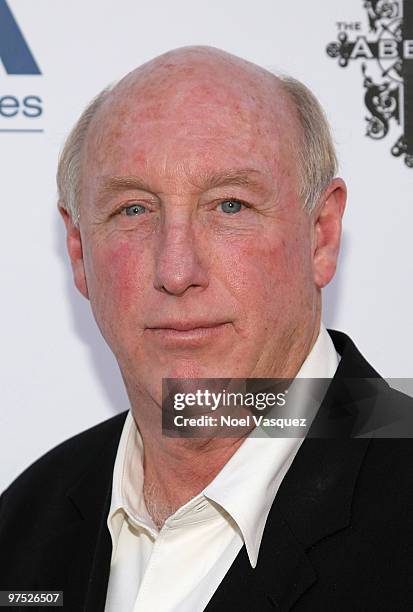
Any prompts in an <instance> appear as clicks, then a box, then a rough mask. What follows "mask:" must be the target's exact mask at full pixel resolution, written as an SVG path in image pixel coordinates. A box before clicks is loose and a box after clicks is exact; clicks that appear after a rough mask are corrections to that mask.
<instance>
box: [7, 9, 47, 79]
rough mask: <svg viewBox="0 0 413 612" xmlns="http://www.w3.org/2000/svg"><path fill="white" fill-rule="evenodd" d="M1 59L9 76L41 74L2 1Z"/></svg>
mask: <svg viewBox="0 0 413 612" xmlns="http://www.w3.org/2000/svg"><path fill="white" fill-rule="evenodd" d="M0 59H1V60H2V62H3V64H4V67H5V69H6V72H7V74H19V75H33V74H41V71H40V69H39V66H38V65H37V62H36V60H35V59H34V57H33V54H32V52H31V51H30V48H29V46H28V44H27V42H26V40H25V38H24V36H23V34H22V31H21V30H20V28H19V26H18V24H17V21H16V20H15V18H14V16H13V13H12V12H11V10H10V8H9V6H8V4H7V2H6V0H0Z"/></svg>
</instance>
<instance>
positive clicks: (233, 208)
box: [220, 200, 243, 214]
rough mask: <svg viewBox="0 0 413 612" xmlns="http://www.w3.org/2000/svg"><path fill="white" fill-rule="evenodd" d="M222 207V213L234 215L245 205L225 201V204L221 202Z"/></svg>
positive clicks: (237, 201) (235, 201) (234, 201)
mask: <svg viewBox="0 0 413 612" xmlns="http://www.w3.org/2000/svg"><path fill="white" fill-rule="evenodd" d="M220 206H221V210H222V212H224V213H229V214H234V213H237V212H239V211H240V210H241V209H242V207H243V204H242V202H240V201H239V200H224V202H221V204H220Z"/></svg>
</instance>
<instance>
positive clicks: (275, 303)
mask: <svg viewBox="0 0 413 612" xmlns="http://www.w3.org/2000/svg"><path fill="white" fill-rule="evenodd" d="M216 262H217V265H219V266H221V267H222V268H223V269H224V276H225V278H226V280H227V282H228V283H229V285H230V286H231V293H233V295H236V296H237V301H238V302H239V304H241V305H242V310H244V311H245V316H246V317H247V318H250V319H252V318H255V319H258V320H260V321H263V320H264V319H267V320H268V319H271V320H273V319H277V320H278V319H279V317H280V316H282V317H283V316H288V312H287V311H286V310H287V309H288V311H289V312H290V311H291V310H295V309H298V308H300V307H301V306H302V304H303V302H304V301H305V302H307V301H308V298H309V292H310V291H311V279H312V268H311V260H310V245H309V242H308V240H307V237H306V236H303V237H297V238H296V239H294V240H287V239H284V238H272V239H270V238H266V237H265V236H261V237H260V238H258V239H255V240H253V239H251V240H249V241H246V242H244V243H242V244H238V245H235V244H227V245H226V246H225V253H219V252H218V253H216ZM222 262H225V263H222ZM221 274H222V272H221Z"/></svg>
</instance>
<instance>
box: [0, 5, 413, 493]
mask: <svg viewBox="0 0 413 612" xmlns="http://www.w3.org/2000/svg"><path fill="white" fill-rule="evenodd" d="M8 6H9V7H10V8H11V10H12V11H13V14H14V16H15V18H16V21H17V22H18V23H19V26H20V28H21V30H22V32H23V33H24V36H25V38H26V40H27V42H28V44H29V46H30V49H31V51H32V53H33V55H34V56H35V58H36V60H37V62H38V65H39V67H40V70H41V72H42V74H41V75H38V76H21V75H10V74H7V72H6V70H5V69H4V67H3V65H2V64H1V62H0V96H5V95H13V96H15V97H16V98H18V99H19V100H20V99H23V98H24V97H25V96H27V95H32V96H37V97H39V98H40V99H41V101H42V108H43V113H42V115H41V116H39V117H37V118H27V117H24V116H23V115H22V114H21V113H19V114H18V115H17V116H16V117H12V118H10V117H8V118H7V117H6V118H5V117H1V116H0V129H10V128H13V129H21V128H24V129H26V128H27V127H29V128H31V129H32V128H36V129H42V130H44V131H43V132H32V133H23V132H0V160H1V163H0V172H1V183H0V193H1V218H2V226H1V227H2V231H1V240H0V249H1V253H0V258H1V264H2V283H1V285H2V292H1V302H0V304H1V319H0V321H1V323H0V325H1V347H2V350H1V367H0V372H1V374H0V376H1V380H2V385H1V389H2V398H1V407H0V449H1V450H0V490H2V489H3V488H4V487H5V486H6V485H7V484H9V482H10V481H11V480H12V479H13V478H14V477H15V476H16V475H17V474H18V473H19V472H20V471H21V470H22V469H23V468H25V467H26V466H27V465H28V464H29V463H30V462H32V461H33V460H34V459H36V458H37V457H39V456H40V455H41V454H42V453H44V452H45V451H46V450H48V449H50V448H51V447H52V446H54V445H55V444H57V443H59V442H60V441H62V440H64V439H65V438H67V437H69V436H71V435H74V434H75V433H77V432H79V431H81V430H82V429H85V428H87V427H89V426H91V425H93V424H95V423H97V422H99V421H101V420H104V419H106V418H108V417H110V416H113V415H114V414H115V413H117V412H119V411H121V410H124V409H126V408H127V407H128V402H127V398H126V394H125V392H124V390H123V387H122V382H121V378H120V375H119V373H118V370H117V366H116V363H115V361H114V359H113V357H112V355H111V354H110V352H109V350H108V349H107V347H106V345H105V344H104V342H103V340H102V339H101V337H100V335H99V332H98V331H97V328H96V325H95V323H94V321H93V319H92V317H91V314H90V310H89V304H88V303H87V302H86V301H85V300H84V299H83V298H82V297H81V296H80V294H77V293H76V291H75V289H74V288H73V286H72V282H71V275H70V271H69V265H68V260H67V257H66V254H65V248H64V233H63V227H62V223H61V220H60V218H58V214H57V211H56V208H55V202H56V187H55V179H54V175H55V169H56V158H57V154H58V151H59V149H60V147H61V145H62V142H63V139H64V136H65V135H66V134H67V132H68V130H69V129H70V127H71V126H72V124H73V123H74V121H75V120H76V118H77V117H78V115H79V114H80V112H81V111H82V109H83V107H84V106H85V104H86V103H87V102H88V101H89V99H90V98H91V97H92V96H94V95H95V94H96V93H97V92H98V91H99V90H100V89H101V88H103V87H104V86H105V85H107V84H108V83H109V82H111V81H114V80H116V79H118V78H120V77H121V76H123V74H124V73H126V72H127V71H129V70H131V69H133V68H134V67H135V66H137V65H139V64H141V63H142V62H144V61H146V60H148V59H150V58H152V57H153V56H155V55H158V54H160V53H162V52H164V51H166V50H169V49H171V48H174V47H178V46H182V45H188V44H208V45H213V46H217V47H221V48H223V49H225V50H227V51H229V52H231V53H235V54H237V55H240V56H242V57H244V58H246V59H248V60H251V61H253V62H256V63H258V64H261V65H262V66H264V67H267V68H273V69H278V70H281V71H283V72H288V73H291V74H292V75H293V76H296V77H298V78H299V79H301V80H303V81H304V82H305V83H306V84H307V85H309V86H310V87H311V88H312V89H313V91H314V92H315V93H316V94H317V96H318V97H319V99H320V101H321V103H322V104H323V106H324V107H325V109H326V111H327V115H328V117H329V119H330V122H331V124H332V127H333V132H334V138H335V141H336V144H337V148H338V152H339V159H340V167H341V170H340V173H341V175H342V176H343V177H344V178H345V179H346V181H347V183H348V188H349V202H348V208H347V211H346V214H345V229H344V239H343V248H342V254H341V260H340V268H339V271H338V274H337V276H336V278H335V280H334V282H333V283H332V285H331V286H330V287H329V288H328V289H327V290H326V292H325V306H324V321H325V322H326V324H327V325H328V326H330V327H334V328H336V329H341V330H343V331H346V332H347V333H349V334H350V335H351V336H352V337H353V339H354V340H355V341H356V343H357V344H358V346H359V348H360V350H361V351H362V352H363V353H364V354H365V355H366V357H368V359H369V361H370V362H371V363H372V364H373V365H374V366H375V367H376V369H378V370H379V371H380V372H381V373H382V374H383V375H385V376H387V377H412V374H413V372H412V370H413V368H412V360H411V350H412V349H411V346H412V344H413V324H412V313H413V288H412V278H413V257H412V228H413V189H412V187H413V169H409V168H407V167H406V165H405V164H404V163H403V162H402V160H401V159H396V158H394V157H392V156H391V155H390V147H391V145H392V144H393V142H394V141H395V140H396V139H397V136H398V133H399V132H400V129H399V131H398V130H397V129H396V130H395V131H394V133H393V132H392V134H391V135H390V139H389V138H387V139H385V140H382V141H378V142H375V141H373V140H372V139H369V138H366V137H365V131H366V121H365V117H366V115H367V109H366V108H365V106H364V102H363V95H364V90H363V87H362V81H363V79H362V74H361V67H360V62H359V61H354V62H353V63H352V65H349V66H348V67H347V68H345V69H344V68H340V67H339V66H338V62H337V60H334V59H331V58H329V57H328V56H327V54H326V51H325V48H326V45H327V44H328V43H329V42H330V41H333V40H336V38H337V25H336V22H337V21H342V20H346V21H360V22H361V24H362V27H363V29H364V33H366V34H368V25H367V18H366V12H365V10H364V9H363V2H362V1H361V0H347V2H345V3H343V2H342V1H341V0H329V2H325V1H324V0H314V1H313V2H303V1H302V0H289V1H288V2H285V1H281V0H254V2H242V1H241V2H240V0H210V1H209V2H193V0H172V1H171V0H151V1H150V2H143V1H140V0H116V2H114V1H113V0H88V1H87V2H85V1H84V0H70V1H69V0H36V2H33V1H32V0H8ZM412 38H413V36H412Z"/></svg>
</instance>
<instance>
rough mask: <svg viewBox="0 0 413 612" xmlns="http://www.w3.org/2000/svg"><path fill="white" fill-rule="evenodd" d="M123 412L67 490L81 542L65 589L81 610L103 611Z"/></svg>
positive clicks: (107, 578)
mask: <svg viewBox="0 0 413 612" xmlns="http://www.w3.org/2000/svg"><path fill="white" fill-rule="evenodd" d="M125 416H126V413H125V414H122V415H120V416H119V420H118V421H116V427H113V429H112V431H111V435H110V437H109V438H108V439H106V440H105V441H104V444H103V446H102V448H101V451H100V452H99V453H98V454H97V455H96V456H95V458H94V461H93V463H92V465H91V467H90V469H89V470H88V471H87V472H86V473H85V474H84V475H83V477H82V478H81V479H80V480H79V481H78V482H77V483H76V484H75V485H74V486H73V487H72V488H71V489H70V490H69V491H68V493H67V497H68V502H69V503H71V504H73V505H74V506H75V508H76V509H77V511H78V513H79V519H80V521H79V523H78V532H77V533H76V542H78V543H81V546H79V550H78V551H77V554H76V556H75V557H74V558H75V559H76V562H75V563H73V567H72V572H71V575H70V576H69V577H68V587H67V588H68V593H69V594H70V595H71V597H73V601H78V602H79V603H78V607H77V608H76V609H78V610H79V611H80V610H82V612H101V611H102V612H103V610H104V607H105V601H106V592H107V586H108V580H109V572H110V561H111V554H112V542H111V538H110V534H109V530H108V528H107V523H106V520H107V516H108V514H109V508H110V501H111V493H112V476H113V467H114V462H115V458H116V452H117V448H118V444H119V438H120V434H121V431H122V427H123V423H124V420H125Z"/></svg>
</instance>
